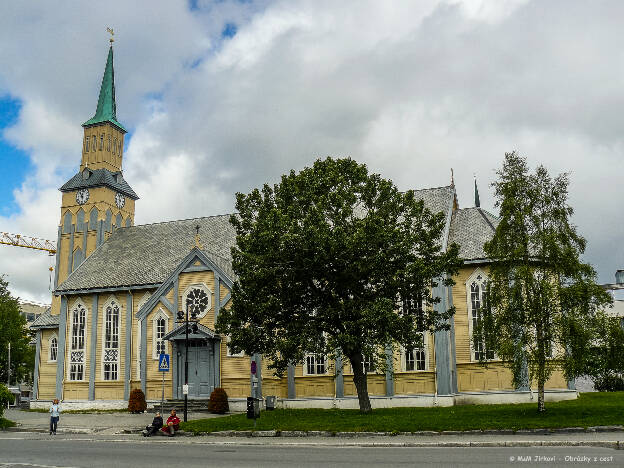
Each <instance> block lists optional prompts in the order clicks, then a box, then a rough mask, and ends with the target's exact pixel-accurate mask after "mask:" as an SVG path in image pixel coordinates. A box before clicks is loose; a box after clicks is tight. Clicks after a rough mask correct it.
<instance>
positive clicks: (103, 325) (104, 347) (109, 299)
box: [101, 296, 123, 382]
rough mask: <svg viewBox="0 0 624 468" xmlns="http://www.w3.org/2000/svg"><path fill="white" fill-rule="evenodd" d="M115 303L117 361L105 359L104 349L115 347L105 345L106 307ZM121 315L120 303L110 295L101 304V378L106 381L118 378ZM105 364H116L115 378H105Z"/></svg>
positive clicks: (119, 368)
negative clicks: (117, 310)
mask: <svg viewBox="0 0 624 468" xmlns="http://www.w3.org/2000/svg"><path fill="white" fill-rule="evenodd" d="M114 305H116V306H117V307H118V308H119V320H118V323H117V361H106V360H105V357H106V351H107V350H109V351H110V350H114V349H115V348H107V347H106V309H107V308H108V307H113V306H114ZM122 317H123V307H122V306H121V303H120V302H119V301H118V300H117V298H116V297H115V296H110V297H109V298H108V299H107V300H106V302H105V303H104V305H103V306H102V354H101V356H102V358H101V361H102V362H101V379H102V380H105V381H106V382H115V381H118V380H119V376H120V374H121V328H122V327H121V320H122ZM106 364H117V378H115V379H106V378H105V376H106V373H105V371H104V368H105V365H106Z"/></svg>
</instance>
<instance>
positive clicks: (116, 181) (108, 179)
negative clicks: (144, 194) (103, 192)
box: [59, 168, 139, 200]
mask: <svg viewBox="0 0 624 468" xmlns="http://www.w3.org/2000/svg"><path fill="white" fill-rule="evenodd" d="M85 171H87V172H86V173H85ZM83 173H85V174H88V175H89V177H88V178H86V179H85V176H84V175H83ZM102 186H106V187H110V188H112V189H113V190H116V191H117V192H121V193H123V194H124V195H127V196H129V197H130V198H132V199H133V200H137V199H138V198H139V196H138V195H137V194H136V193H135V192H134V190H132V188H131V187H130V185H128V182H126V179H124V178H123V174H122V173H121V172H111V171H109V170H108V169H95V170H91V169H88V168H86V169H84V170H82V171H81V172H79V173H78V174H76V175H75V176H73V177H72V178H71V179H69V180H68V181H67V182H65V183H64V184H63V186H62V187H61V188H60V189H59V190H60V191H61V192H71V191H73V190H79V189H82V188H89V187H102Z"/></svg>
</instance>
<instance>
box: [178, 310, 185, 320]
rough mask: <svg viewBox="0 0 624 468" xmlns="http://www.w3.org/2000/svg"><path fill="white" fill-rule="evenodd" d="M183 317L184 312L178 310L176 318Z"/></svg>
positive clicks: (180, 318) (181, 318)
mask: <svg viewBox="0 0 624 468" xmlns="http://www.w3.org/2000/svg"><path fill="white" fill-rule="evenodd" d="M183 319H184V312H182V311H181V310H178V320H183Z"/></svg>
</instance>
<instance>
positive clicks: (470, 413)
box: [182, 392, 624, 433]
mask: <svg viewBox="0 0 624 468" xmlns="http://www.w3.org/2000/svg"><path fill="white" fill-rule="evenodd" d="M604 425H624V392H613V393H584V394H581V395H580V396H579V398H578V399H576V400H569V401H560V402H552V403H551V402H546V412H545V413H543V414H539V413H538V412H537V401H536V402H535V403H522V404H503V405H465V406H452V407H434V408H385V409H375V410H373V412H372V414H368V415H362V414H360V413H359V411H358V410H340V409H334V410H323V409H282V410H275V411H263V412H262V414H261V417H260V418H259V419H258V420H257V424H256V430H258V431H267V430H276V431H331V432H416V431H468V430H486V429H512V430H519V429H539V428H544V429H546V428H560V427H589V426H604ZM182 429H184V430H185V431H189V432H195V433H199V432H215V431H229V430H233V431H250V430H253V429H254V422H253V419H247V417H246V415H245V414H235V415H231V416H225V417H222V418H210V419H199V420H195V421H189V422H187V423H182Z"/></svg>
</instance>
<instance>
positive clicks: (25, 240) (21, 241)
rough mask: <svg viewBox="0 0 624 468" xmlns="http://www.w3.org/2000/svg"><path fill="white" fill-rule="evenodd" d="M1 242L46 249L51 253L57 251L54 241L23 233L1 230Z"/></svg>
mask: <svg viewBox="0 0 624 468" xmlns="http://www.w3.org/2000/svg"><path fill="white" fill-rule="evenodd" d="M0 244H6V245H14V246H15V247H26V248H27V249H35V250H45V251H46V252H48V254H50V255H54V254H55V253H56V244H55V243H54V242H52V241H49V240H46V239H39V238H37V237H30V236H23V235H21V234H9V233H8V232H0Z"/></svg>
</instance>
